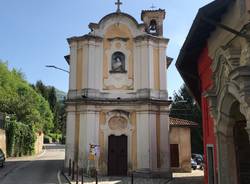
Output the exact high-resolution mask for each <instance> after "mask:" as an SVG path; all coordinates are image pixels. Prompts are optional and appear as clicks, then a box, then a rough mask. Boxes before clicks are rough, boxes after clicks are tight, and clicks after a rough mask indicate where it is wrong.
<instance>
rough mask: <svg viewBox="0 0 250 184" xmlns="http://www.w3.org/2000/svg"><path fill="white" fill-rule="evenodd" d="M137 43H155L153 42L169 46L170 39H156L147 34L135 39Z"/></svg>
mask: <svg viewBox="0 0 250 184" xmlns="http://www.w3.org/2000/svg"><path fill="white" fill-rule="evenodd" d="M134 41H135V42H140V41H153V42H157V43H165V44H168V42H169V39H168V38H162V37H156V36H152V35H149V34H145V35H140V36H137V37H135V38H134Z"/></svg>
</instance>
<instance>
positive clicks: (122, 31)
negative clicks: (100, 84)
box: [103, 24, 134, 79]
mask: <svg viewBox="0 0 250 184" xmlns="http://www.w3.org/2000/svg"><path fill="white" fill-rule="evenodd" d="M116 37H120V38H128V39H129V40H128V41H127V42H126V49H127V50H128V51H130V53H131V54H130V56H129V58H126V62H128V78H129V79H133V78H134V67H133V45H134V43H133V35H132V33H131V31H130V29H129V28H128V26H127V25H124V24H113V25H111V26H110V27H108V28H107V30H106V33H105V34H104V42H103V50H104V52H103V79H108V76H109V71H108V66H109V63H110V62H111V61H108V56H107V51H109V50H110V48H111V44H110V41H109V40H108V38H116ZM116 47H119V46H117V45H116Z"/></svg>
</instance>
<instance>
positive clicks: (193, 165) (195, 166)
mask: <svg viewBox="0 0 250 184" xmlns="http://www.w3.org/2000/svg"><path fill="white" fill-rule="evenodd" d="M191 168H192V169H193V170H196V169H197V162H196V161H195V160H194V159H192V158H191Z"/></svg>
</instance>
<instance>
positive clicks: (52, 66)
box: [45, 65, 69, 74]
mask: <svg viewBox="0 0 250 184" xmlns="http://www.w3.org/2000/svg"><path fill="white" fill-rule="evenodd" d="M45 67H47V68H55V69H57V70H61V71H63V72H67V73H68V74H69V71H68V70H65V69H62V68H59V67H57V66H55V65H46V66H45Z"/></svg>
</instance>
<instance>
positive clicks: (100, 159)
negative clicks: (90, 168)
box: [99, 112, 106, 170]
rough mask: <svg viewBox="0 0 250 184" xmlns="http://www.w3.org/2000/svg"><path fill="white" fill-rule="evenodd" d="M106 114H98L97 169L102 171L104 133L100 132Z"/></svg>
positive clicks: (103, 162)
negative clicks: (98, 150) (98, 147)
mask: <svg viewBox="0 0 250 184" xmlns="http://www.w3.org/2000/svg"><path fill="white" fill-rule="evenodd" d="M105 121H106V114H105V112H100V114H99V145H100V158H99V168H100V169H101V170H103V167H105V158H104V145H105V143H104V133H103V131H102V130H101V126H103V125H105Z"/></svg>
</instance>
